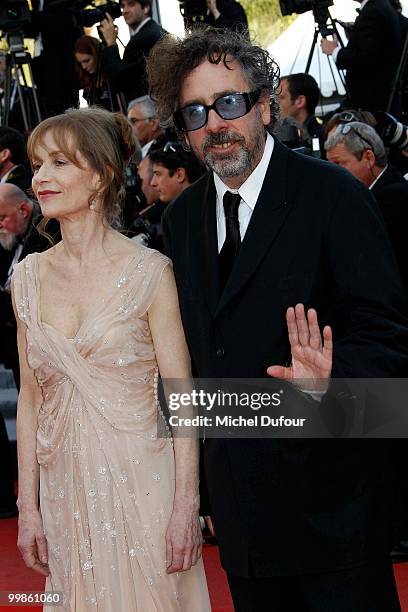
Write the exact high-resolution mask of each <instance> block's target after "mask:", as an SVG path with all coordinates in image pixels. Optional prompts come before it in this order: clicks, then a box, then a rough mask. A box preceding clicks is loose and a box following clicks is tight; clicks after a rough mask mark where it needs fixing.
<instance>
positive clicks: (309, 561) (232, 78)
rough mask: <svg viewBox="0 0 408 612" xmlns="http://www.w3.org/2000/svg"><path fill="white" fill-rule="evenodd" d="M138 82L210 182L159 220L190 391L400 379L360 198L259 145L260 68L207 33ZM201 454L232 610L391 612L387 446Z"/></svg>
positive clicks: (317, 170)
mask: <svg viewBox="0 0 408 612" xmlns="http://www.w3.org/2000/svg"><path fill="white" fill-rule="evenodd" d="M147 69H148V76H149V81H150V87H151V94H152V96H153V97H154V99H155V100H156V101H157V106H158V112H159V116H160V118H161V120H163V121H165V120H167V121H169V120H170V119H171V118H172V117H173V120H174V123H175V125H176V127H177V128H178V130H179V131H180V133H181V134H182V136H183V139H184V142H185V144H186V145H188V146H189V147H191V149H192V150H193V151H194V152H195V154H196V155H197V157H198V158H199V159H200V160H202V161H204V162H205V163H206V164H207V166H208V167H209V172H208V173H207V174H205V175H204V176H203V177H202V178H201V179H199V180H198V181H197V182H196V183H195V184H194V185H192V186H191V187H189V188H187V189H186V190H185V191H184V192H183V193H182V194H181V196H179V197H178V198H177V199H176V200H175V201H174V202H173V203H172V204H170V205H169V206H168V207H167V209H166V212H165V214H164V220H163V229H164V237H165V243H166V245H167V252H168V254H169V256H170V257H171V258H172V260H173V265H174V272H175V277H176V282H177V286H178V290H179V299H180V305H181V312H182V318H183V323H184V328H185V332H186V337H187V341H188V344H189V348H190V352H191V357H192V361H193V366H194V369H195V371H196V373H197V375H198V376H199V377H201V378H215V379H222V378H262V377H265V376H266V374H267V372H268V373H269V374H270V375H273V376H276V377H278V378H285V379H286V380H289V381H291V380H293V379H294V378H295V377H296V376H297V375H299V373H301V374H303V377H304V378H312V379H315V378H319V379H324V380H325V382H326V385H327V384H328V379H329V377H330V373H331V375H332V376H333V377H347V376H352V377H377V376H384V377H392V376H398V375H401V372H406V371H407V359H408V357H407V351H406V339H407V327H406V301H405V298H404V295H403V291H402V287H401V285H400V280H399V276H398V271H397V269H396V266H395V263H394V260H393V258H392V253H391V247H390V245H389V243H388V240H387V236H386V232H385V229H384V227H383V225H382V222H381V220H380V217H379V215H378V214H376V213H375V212H373V202H372V200H371V196H370V194H369V192H368V191H367V190H366V189H365V187H363V185H361V183H359V182H358V181H356V180H355V179H354V178H353V177H351V176H350V175H349V174H348V173H346V172H345V171H344V170H342V169H340V168H336V167H335V166H331V165H329V164H326V163H324V162H320V161H317V160H315V159H313V158H309V157H306V156H302V155H299V154H296V153H294V152H292V151H290V150H288V149H287V148H285V147H284V146H283V145H281V144H280V143H279V142H278V141H277V140H276V139H274V138H273V137H272V136H270V135H269V134H267V132H266V127H267V126H268V125H269V124H270V123H273V122H274V121H275V119H276V116H277V112H278V108H277V102H276V96H277V91H278V87H279V79H278V67H277V65H276V64H275V62H274V61H273V60H272V58H271V57H270V56H269V55H268V53H267V52H266V51H265V50H263V49H261V48H260V47H257V46H254V45H251V44H250V43H249V41H248V40H247V39H245V37H243V36H240V35H239V34H237V33H233V32H222V31H221V32H219V31H217V30H211V29H207V30H202V31H196V32H193V33H192V34H191V35H189V36H187V37H186V38H185V39H184V40H176V39H174V38H172V37H170V36H169V37H166V38H165V39H164V40H163V41H161V42H160V43H159V44H158V45H157V46H156V47H155V48H154V49H153V51H152V54H151V56H150V58H149V60H148V65H147ZM294 305H296V307H295V308H292V306H294ZM312 307H313V308H312ZM305 309H306V310H307V311H308V312H307V316H306V314H305ZM314 309H316V310H314ZM316 311H317V315H318V317H319V322H320V324H321V327H322V328H323V334H321V332H320V330H319V326H318V324H317V315H316ZM285 316H286V318H287V323H288V328H289V339H288V329H287V324H286V321H285ZM323 326H324V327H323ZM329 326H331V327H332V329H333V333H334V340H335V344H334V352H333V362H332V346H331V337H332V336H331V329H330V327H329ZM322 335H323V338H322ZM391 337H392V343H388V341H387V340H385V338H391ZM291 359H292V362H291V361H290V360H291ZM289 363H291V366H289V367H285V366H287V365H288V364H289ZM323 401H324V400H323ZM305 402H312V400H311V399H310V398H309V399H305ZM322 409H323V407H322ZM203 449H204V461H205V467H206V477H207V483H208V489H209V497H210V503H211V509H212V518H213V520H214V524H215V531H216V535H217V540H218V542H219V545H220V553H221V559H222V564H223V567H224V568H225V570H226V571H227V574H228V581H229V585H230V589H231V592H232V597H233V600H234V605H235V608H236V610H237V611H238V612H259V611H261V610H262V611H263V610H272V609H273V610H275V611H276V612H283V611H285V612H289V611H290V612H292V611H293V610H296V612H306V611H308V612H328V611H330V612H344V611H345V610H350V611H352V612H397V611H399V610H400V606H399V602H398V596H397V594H396V590H395V582H394V578H393V574H392V567H391V564H390V561H389V555H388V553H389V550H388V549H389V534H388V529H387V527H388V512H389V508H388V505H389V497H388V488H389V484H390V480H389V475H388V471H387V465H388V463H387V457H386V448H385V446H384V445H379V444H377V441H375V440H363V441H360V440H342V441H341V440H334V441H333V440H307V439H303V440H286V439H264V438H261V437H259V438H257V439H254V438H252V439H246V438H241V439H237V438H235V439H229V438H228V439H214V438H212V439H206V440H205V444H203ZM373 533H374V534H375V535H374V537H373Z"/></svg>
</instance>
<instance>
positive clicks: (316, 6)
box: [279, 0, 334, 36]
mask: <svg viewBox="0 0 408 612" xmlns="http://www.w3.org/2000/svg"><path fill="white" fill-rule="evenodd" d="M279 4H280V9H281V12H282V16H283V17H285V16H286V15H292V14H293V13H296V15H300V14H301V13H306V12H307V11H313V16H314V19H315V22H316V24H317V26H318V28H319V31H320V33H321V35H322V36H327V35H328V34H332V29H331V28H330V27H328V25H327V22H328V21H329V20H330V13H329V7H330V6H333V4H334V1H333V0H279Z"/></svg>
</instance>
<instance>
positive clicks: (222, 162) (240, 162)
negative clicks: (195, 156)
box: [201, 123, 265, 180]
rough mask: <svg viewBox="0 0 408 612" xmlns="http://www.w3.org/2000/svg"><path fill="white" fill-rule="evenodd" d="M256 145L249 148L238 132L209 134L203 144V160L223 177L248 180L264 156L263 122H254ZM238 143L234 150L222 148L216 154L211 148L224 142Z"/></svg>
mask: <svg viewBox="0 0 408 612" xmlns="http://www.w3.org/2000/svg"><path fill="white" fill-rule="evenodd" d="M253 138H254V140H253V142H254V146H253V148H252V149H250V148H249V146H248V143H247V142H246V140H245V138H244V137H243V136H242V135H241V134H239V133H238V132H233V131H228V132H218V133H214V134H209V135H208V136H207V137H206V138H205V140H204V142H203V143H202V145H201V151H202V155H203V160H204V162H205V164H207V166H209V167H210V168H211V170H213V171H214V172H215V173H216V174H217V175H218V176H219V177H220V178H221V179H224V178H226V179H228V178H233V177H242V179H243V180H246V179H247V178H248V176H249V175H250V174H251V173H252V172H253V170H254V169H255V167H256V166H257V164H258V163H259V161H260V159H261V157H262V151H263V147H264V144H265V129H264V126H263V124H262V123H255V124H254V131H253ZM227 142H228V143H237V144H238V146H237V147H235V150H234V151H233V152H230V151H226V152H225V153H223V151H222V149H220V152H219V153H217V154H216V155H214V154H213V151H211V152H210V151H209V148H210V147H211V146H213V145H221V144H224V143H227Z"/></svg>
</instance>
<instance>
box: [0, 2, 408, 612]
mask: <svg viewBox="0 0 408 612" xmlns="http://www.w3.org/2000/svg"><path fill="white" fill-rule="evenodd" d="M34 4H35V3H34ZM397 4H398V3H397ZM397 4H396V3H394V2H390V0H364V1H363V2H362V3H361V12H360V14H359V16H358V17H357V20H356V24H355V27H354V29H353V30H352V32H351V35H350V38H349V42H348V45H347V46H346V47H345V48H340V47H339V46H338V41H337V40H336V39H335V38H334V39H332V40H329V39H324V40H323V41H322V49H323V52H324V53H327V54H332V55H333V58H334V61H335V62H336V63H337V66H338V67H339V68H345V69H346V76H347V84H348V97H347V99H346V100H345V102H344V103H343V104H342V106H341V107H340V108H338V109H337V110H336V112H334V113H331V114H330V115H327V116H319V115H318V113H317V107H318V104H319V100H320V99H321V97H320V91H319V86H318V84H317V82H316V81H315V79H314V78H313V77H312V76H311V75H309V74H300V73H298V74H290V75H284V76H283V77H281V78H280V75H279V67H278V66H277V64H276V62H275V61H274V60H273V58H271V56H270V55H269V54H268V52H267V51H265V50H264V49H263V48H261V47H260V46H258V45H256V44H254V43H252V42H251V41H250V37H249V34H248V31H247V30H244V28H245V26H246V25H247V21H246V16H245V12H244V11H243V9H242V7H241V5H240V4H239V3H238V2H235V0H225V1H223V2H222V1H221V0H207V1H206V6H207V9H208V13H207V16H206V19H205V20H204V21H203V24H202V27H197V28H194V29H193V31H191V32H189V33H186V36H185V37H184V38H183V39H178V38H176V37H174V36H171V35H169V34H167V33H166V32H165V31H164V30H163V29H162V28H161V26H160V25H159V24H158V23H156V22H155V21H154V20H153V19H152V4H151V1H150V0H121V7H122V13H123V16H124V18H125V21H126V23H127V24H128V26H129V27H130V29H131V32H132V36H131V38H130V41H129V43H128V45H127V46H126V48H125V51H124V54H123V58H121V57H120V54H119V51H118V47H117V30H116V28H115V24H114V20H113V19H112V17H111V16H110V15H109V14H107V15H106V18H105V19H104V20H102V22H101V27H100V32H101V35H102V36H103V41H101V40H98V39H96V38H94V37H92V36H90V35H88V34H85V33H84V32H83V31H81V32H79V34H80V35H78V36H75V37H74V36H72V37H71V38H69V40H70V44H71V47H72V48H71V51H72V64H73V68H74V70H75V71H76V77H75V78H76V82H77V83H79V84H80V86H81V88H82V89H83V92H84V97H85V99H86V100H87V102H88V104H89V107H88V108H83V109H79V108H73V107H72V106H75V104H74V105H72V104H71V102H72V101H71V99H70V98H66V100H65V102H64V101H63V100H62V99H61V97H58V96H56V95H54V97H53V98H51V99H50V101H48V102H47V101H45V102H44V103H43V108H47V109H49V112H47V115H48V116H47V118H46V119H44V120H43V121H42V122H40V123H39V124H38V125H37V126H36V127H35V129H34V130H33V131H32V133H31V134H30V135H29V137H28V141H26V138H25V135H23V134H22V133H21V132H20V131H19V130H18V129H15V128H13V127H9V126H7V127H6V126H2V127H0V275H1V276H0V284H1V291H0V298H1V307H0V335H1V338H0V361H1V362H2V363H3V364H4V365H5V367H6V368H9V369H11V370H12V372H13V375H14V379H15V383H16V387H17V389H18V390H19V397H18V409H17V436H18V469H19V475H18V502H17V504H16V499H15V496H14V488H13V477H12V468H11V464H10V458H9V455H8V441H7V432H6V429H5V426H4V422H3V419H2V417H1V413H0V485H1V498H0V517H10V516H14V515H16V514H17V506H18V513H19V539H18V546H19V549H20V551H21V553H22V556H23V558H24V561H25V563H26V565H27V566H28V567H30V568H32V569H33V570H35V571H37V572H39V573H40V574H42V575H43V576H45V577H46V580H47V582H46V590H47V591H58V592H62V593H63V607H62V609H64V610H67V612H68V611H73V610H76V611H77V612H79V611H81V610H84V611H85V610H89V609H92V607H95V606H96V608H95V609H100V610H103V611H106V612H108V610H113V609H115V610H116V609H117V610H129V611H130V610H138V609H141V610H146V611H147V612H153V611H157V612H159V611H162V612H170V611H171V610H174V611H175V610H179V611H182V612H191V611H192V610H194V611H197V612H200V611H203V612H204V611H209V610H210V609H211V605H210V600H209V595H208V587H207V583H206V578H205V573H204V569H203V564H202V560H201V552H202V544H203V536H202V524H201V523H200V520H199V518H200V516H205V521H206V524H207V526H208V527H209V528H210V532H211V536H212V541H216V542H217V543H218V545H219V548H220V555H221V561H222V566H223V568H224V569H225V571H226V573H227V578H228V583H229V587H230V591H231V595H232V599H233V602H234V607H235V610H237V612H259V611H261V610H262V611H263V610H269V609H271V606H272V605H273V609H275V610H276V611H277V612H292V611H293V610H297V611H298V612H303V611H304V612H327V611H328V610H330V612H337V611H338V612H344V610H346V609H348V610H350V611H351V612H394V611H395V612H398V611H400V604H399V599H398V593H397V590H396V585H395V580H394V576H393V572H392V556H391V550H392V548H393V546H394V550H397V552H398V553H401V555H408V547H407V546H406V544H405V545H404V542H406V541H408V486H407V485H406V483H405V480H404V474H402V473H400V472H399V471H398V470H397V469H396V466H397V465H400V464H401V463H403V461H404V457H405V448H404V444H405V440H401V441H399V444H393V445H392V444H391V443H390V442H389V441H386V440H359V439H355V440H332V439H326V440H316V439H313V438H311V439H307V438H305V439H302V440H293V439H285V438H279V439H273V438H269V439H268V438H267V439H265V438H262V437H259V438H249V437H248V438H245V437H244V438H235V439H233V438H231V439H229V438H225V437H224V438H217V437H215V438H211V439H206V440H205V442H203V443H199V441H198V440H197V439H196V438H195V437H192V436H190V437H186V438H183V437H177V436H174V438H172V437H171V435H170V434H169V435H165V436H160V435H158V429H157V428H158V423H162V424H163V426H164V429H166V427H167V428H168V424H167V422H166V414H165V411H163V409H162V404H161V400H160V398H159V395H160V394H159V391H158V380H159V378H162V379H181V380H183V381H186V384H187V383H188V381H190V380H191V378H192V376H194V377H197V378H199V379H217V380H223V379H242V378H245V379H256V378H259V379H264V378H266V377H272V378H276V379H279V380H281V381H282V384H283V383H284V384H285V385H288V388H290V389H294V396H296V398H297V401H299V402H300V405H301V406H302V410H305V412H307V411H308V409H309V408H310V407H312V406H313V407H314V408H315V407H316V406H317V407H318V408H319V410H320V411H322V412H324V410H325V409H328V406H329V404H328V402H329V401H330V389H331V380H332V379H336V378H343V379H346V378H364V379H370V378H405V377H406V375H407V372H408V301H407V291H408V265H407V261H408V258H407V256H406V252H405V250H406V247H405V228H406V226H407V221H408V208H407V207H408V182H407V180H406V178H405V176H404V175H405V174H406V171H407V167H406V161H407V159H408V129H407V127H406V126H405V125H404V123H403V121H402V120H401V117H400V116H398V114H397V112H396V115H397V116H394V115H391V114H389V113H387V112H386V111H387V110H389V109H387V101H388V99H389V94H390V90H391V86H392V75H391V76H390V74H391V66H393V67H395V68H396V64H397V63H398V53H399V51H400V49H401V40H402V31H403V25H404V22H403V20H402V16H401V15H400V13H399V11H398V6H397ZM47 5H49V6H51V5H52V0H51V1H50V3H47V1H46V0H45V2H43V3H39V6H38V7H37V8H36V9H35V10H37V11H38V15H39V16H40V17H41V18H42V19H43V21H44V23H47V19H48V13H47V12H46V11H47ZM34 8H35V7H34ZM54 10H56V9H54ZM390 11H391V12H390ZM41 13H44V14H43V15H42V16H41ZM40 17H39V18H40ZM379 19H381V24H382V26H381V29H382V35H383V37H386V36H389V37H390V45H388V46H387V49H386V52H387V54H388V55H387V57H386V58H385V56H382V57H381V62H382V60H384V66H383V64H382V63H378V62H377V60H375V57H377V56H374V55H372V54H371V53H372V51H370V49H371V47H370V44H371V42H372V40H371V37H370V35H368V34H367V32H368V33H369V32H370V27H372V30H371V33H372V34H373V35H374V33H375V32H376V31H377V30H376V28H377V26H378V23H379ZM371 24H374V25H371ZM396 27H398V37H397V35H396V30H395V28H396ZM387 28H389V31H388V29H387ZM393 28H394V30H393ZM71 34H72V32H71ZM71 34H70V36H71ZM384 39H385V38H384ZM45 40H47V38H46V37H45ZM387 40H388V38H387ZM391 41H392V43H393V44H394V43H395V48H394V47H392V45H391ZM362 49H363V50H364V53H362V52H361V50H362ZM367 57H369V58H370V62H372V64H371V63H369V67H370V68H372V69H373V70H372V71H371V72H370V70H369V69H368V68H364V66H366V63H365V62H366V61H367V60H366V58H367ZM42 61H43V62H44V61H45V60H44V58H43V60H42ZM45 64H46V62H45ZM45 64H44V65H45ZM361 66H363V68H361ZM383 68H384V69H383ZM358 69H362V70H364V71H365V74H366V76H367V83H365V82H364V83H362V82H361V81H360V80H359V77H358ZM43 76H44V75H43ZM44 91H45V90H43V92H44ZM69 106H71V108H68V107H69ZM282 121H283V122H285V121H286V122H287V125H290V126H291V129H293V130H294V132H293V133H294V134H295V136H294V137H292V136H291V138H288V139H287V140H288V141H290V142H289V144H290V146H291V148H289V147H288V146H285V138H283V137H282V133H283V132H280V131H279V129H281V126H282ZM286 144H288V142H287V143H286ZM292 149H295V150H292ZM296 149H299V150H298V151H297V150H296ZM316 153H318V155H316ZM317 156H319V157H321V159H315V157H317ZM300 380H302V381H305V380H306V381H311V382H310V385H300V384H299V382H298V381H300ZM285 388H286V387H285ZM168 431H170V429H168ZM200 498H201V502H200ZM202 523H203V521H202ZM404 546H405V548H404ZM45 609H48V608H47V607H46V608H45ZM49 609H51V608H49Z"/></svg>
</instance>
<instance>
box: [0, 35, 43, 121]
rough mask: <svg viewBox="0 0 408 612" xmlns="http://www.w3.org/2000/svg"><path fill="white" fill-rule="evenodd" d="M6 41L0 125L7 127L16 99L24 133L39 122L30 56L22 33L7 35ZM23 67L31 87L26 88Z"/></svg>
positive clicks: (39, 115)
mask: <svg viewBox="0 0 408 612" xmlns="http://www.w3.org/2000/svg"><path fill="white" fill-rule="evenodd" d="M6 40H7V43H8V46H9V51H8V53H7V55H6V77H5V86H4V104H3V109H2V113H1V121H0V124H1V125H5V126H7V125H9V121H10V111H11V108H12V106H13V102H14V100H15V98H16V97H17V98H18V101H19V103H20V110H21V116H22V119H23V123H24V128H25V131H26V132H30V131H31V130H32V129H33V128H34V127H35V126H36V125H37V124H38V123H40V121H41V113H40V106H39V103H38V97H37V88H36V84H35V82H34V77H33V73H32V69H31V55H30V54H29V53H28V51H27V50H26V49H25V47H24V35H23V33H22V32H13V33H12V32H10V33H7V34H6ZM23 66H26V67H27V70H28V74H29V76H30V81H31V87H29V86H28V83H27V79H26V75H25V72H24V70H23ZM28 92H29V93H28Z"/></svg>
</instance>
